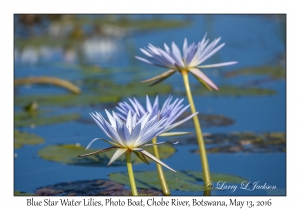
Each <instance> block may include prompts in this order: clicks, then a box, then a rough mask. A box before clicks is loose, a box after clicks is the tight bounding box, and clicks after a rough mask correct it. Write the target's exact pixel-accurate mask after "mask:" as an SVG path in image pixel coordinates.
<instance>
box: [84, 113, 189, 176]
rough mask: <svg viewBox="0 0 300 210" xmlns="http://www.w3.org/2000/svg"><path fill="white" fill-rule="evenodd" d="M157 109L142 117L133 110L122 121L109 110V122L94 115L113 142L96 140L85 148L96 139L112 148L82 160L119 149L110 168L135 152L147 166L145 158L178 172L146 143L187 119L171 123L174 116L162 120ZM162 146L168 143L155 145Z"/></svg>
mask: <svg viewBox="0 0 300 210" xmlns="http://www.w3.org/2000/svg"><path fill="white" fill-rule="evenodd" d="M155 109H156V108H155ZM155 109H153V111H152V112H145V113H144V114H142V115H139V117H138V114H137V113H135V112H133V113H134V114H132V112H131V110H129V111H128V113H127V115H126V121H124V120H121V118H120V117H118V115H117V114H116V113H115V112H112V114H110V113H109V112H108V111H107V110H105V111H106V114H107V117H108V121H109V122H108V121H107V120H105V118H104V117H103V116H102V115H101V114H100V113H98V112H96V113H91V116H92V118H93V119H94V121H95V122H96V123H97V124H98V126H99V127H100V128H101V130H102V131H103V132H104V133H105V134H106V135H107V136H108V137H109V138H110V139H111V140H105V139H102V138H95V139H93V140H92V141H91V142H90V143H89V144H88V146H87V148H86V149H88V148H89V147H90V146H91V145H92V143H93V142H94V141H96V140H102V141H105V142H107V143H109V144H111V145H113V146H112V147H109V148H106V149H103V150H99V151H96V152H92V153H89V154H84V155H80V157H84V156H89V155H93V154H97V153H102V152H106V151H109V150H116V152H115V153H114V155H113V156H112V158H111V159H110V161H109V163H108V165H110V164H111V163H113V162H114V161H115V160H116V159H117V158H118V157H120V156H121V155H122V154H124V153H125V152H129V153H131V152H134V153H135V154H136V155H137V156H138V157H139V158H140V159H141V160H142V161H144V162H145V163H147V164H148V161H147V160H146V159H145V156H146V157H148V158H150V159H152V160H153V161H155V162H157V163H159V164H161V165H163V166H165V167H166V168H168V169H170V170H172V171H174V172H175V170H173V169H172V168H170V167H169V166H167V165H166V164H164V163H163V162H162V161H160V160H159V159H157V158H156V157H154V156H153V155H152V154H150V153H149V152H147V151H146V150H144V149H143V147H147V146H152V145H153V144H147V142H149V141H150V140H151V139H153V138H155V137H157V136H158V135H160V134H161V133H163V132H165V131H167V130H169V129H171V128H173V127H175V126H178V125H180V124H181V123H183V122H185V121H186V119H184V120H181V121H180V122H177V123H174V124H172V122H173V121H172V118H171V117H166V116H163V117H162V118H160V119H159V118H158V115H156V114H155V111H154V110H155ZM189 118H190V117H189ZM163 143H167V142H160V143H157V144H156V145H159V144H163Z"/></svg>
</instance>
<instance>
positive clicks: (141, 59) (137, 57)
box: [134, 56, 154, 65]
mask: <svg viewBox="0 0 300 210" xmlns="http://www.w3.org/2000/svg"><path fill="white" fill-rule="evenodd" d="M134 57H135V58H136V59H138V60H140V61H143V62H145V63H148V64H151V65H154V63H152V62H150V61H148V60H147V59H145V58H142V57H139V56H134Z"/></svg>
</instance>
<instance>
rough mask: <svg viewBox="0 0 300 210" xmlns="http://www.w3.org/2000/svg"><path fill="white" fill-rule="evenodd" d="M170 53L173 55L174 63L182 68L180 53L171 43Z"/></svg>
mask: <svg viewBox="0 0 300 210" xmlns="http://www.w3.org/2000/svg"><path fill="white" fill-rule="evenodd" d="M172 53H173V58H174V60H175V62H176V63H177V64H178V65H179V66H180V67H181V68H183V67H184V63H183V61H182V56H181V52H180V50H179V48H178V47H177V45H176V44H175V43H174V42H173V43H172Z"/></svg>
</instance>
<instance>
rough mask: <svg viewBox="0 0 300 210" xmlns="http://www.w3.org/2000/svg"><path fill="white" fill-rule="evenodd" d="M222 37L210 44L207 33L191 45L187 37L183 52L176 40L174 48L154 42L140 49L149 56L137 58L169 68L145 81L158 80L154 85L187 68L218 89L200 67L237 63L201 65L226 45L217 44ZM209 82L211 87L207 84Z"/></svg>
mask: <svg viewBox="0 0 300 210" xmlns="http://www.w3.org/2000/svg"><path fill="white" fill-rule="evenodd" d="M220 39H221V38H218V39H215V40H213V41H212V42H211V43H210V44H208V42H209V39H206V35H205V36H204V37H203V39H202V41H201V42H198V44H195V43H192V44H191V45H188V41H187V39H184V43H183V50H182V53H181V51H180V50H179V48H178V47H177V45H176V44H175V43H174V42H172V46H171V48H172V49H170V48H169V47H168V45H166V44H164V49H161V48H159V47H155V46H153V45H152V44H149V45H148V48H146V49H140V50H141V51H142V53H144V54H145V55H146V56H147V59H146V58H142V57H139V56H135V57H136V58H137V59H139V60H141V61H143V62H146V63H148V64H151V65H155V66H159V67H163V68H168V69H169V70H168V71H166V72H164V73H163V74H160V75H158V76H156V77H153V78H151V79H148V80H144V81H143V82H150V81H154V80H156V81H155V82H154V83H153V84H151V86H152V85H155V84H157V83H159V82H162V81H163V80H165V79H167V78H168V77H170V76H171V75H173V74H174V73H175V72H176V71H182V70H187V71H189V72H190V73H192V75H194V76H195V77H196V79H198V80H199V82H201V83H202V84H203V85H204V86H205V87H207V88H208V89H211V88H210V87H212V88H214V89H216V90H218V87H217V86H216V85H215V84H214V83H213V82H212V81H211V80H210V79H209V78H208V77H207V76H206V75H205V74H204V73H203V72H202V71H200V70H199V69H200V68H214V67H220V66H228V65H232V64H236V63H237V62H236V61H232V62H224V63H216V64H210V65H200V64H201V63H203V62H204V61H205V60H207V59H208V58H210V57H211V56H212V55H214V54H215V53H216V52H217V51H219V50H220V49H221V48H222V47H223V46H224V45H225V43H223V44H221V45H219V46H217V44H218V42H219V41H220ZM207 84H208V85H209V86H210V87H209V86H207Z"/></svg>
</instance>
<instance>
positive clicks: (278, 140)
mask: <svg viewBox="0 0 300 210" xmlns="http://www.w3.org/2000/svg"><path fill="white" fill-rule="evenodd" d="M204 140H205V142H206V144H207V145H209V146H208V148H207V152H208V153H234V152H254V153H255V152H286V133H283V132H274V133H262V134H255V133H251V132H236V133H230V134H222V133H219V134H206V135H205V136H204ZM180 144H197V140H196V138H195V137H187V138H186V139H185V141H180ZM191 152H192V153H199V150H198V149H195V150H192V151H191Z"/></svg>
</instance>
